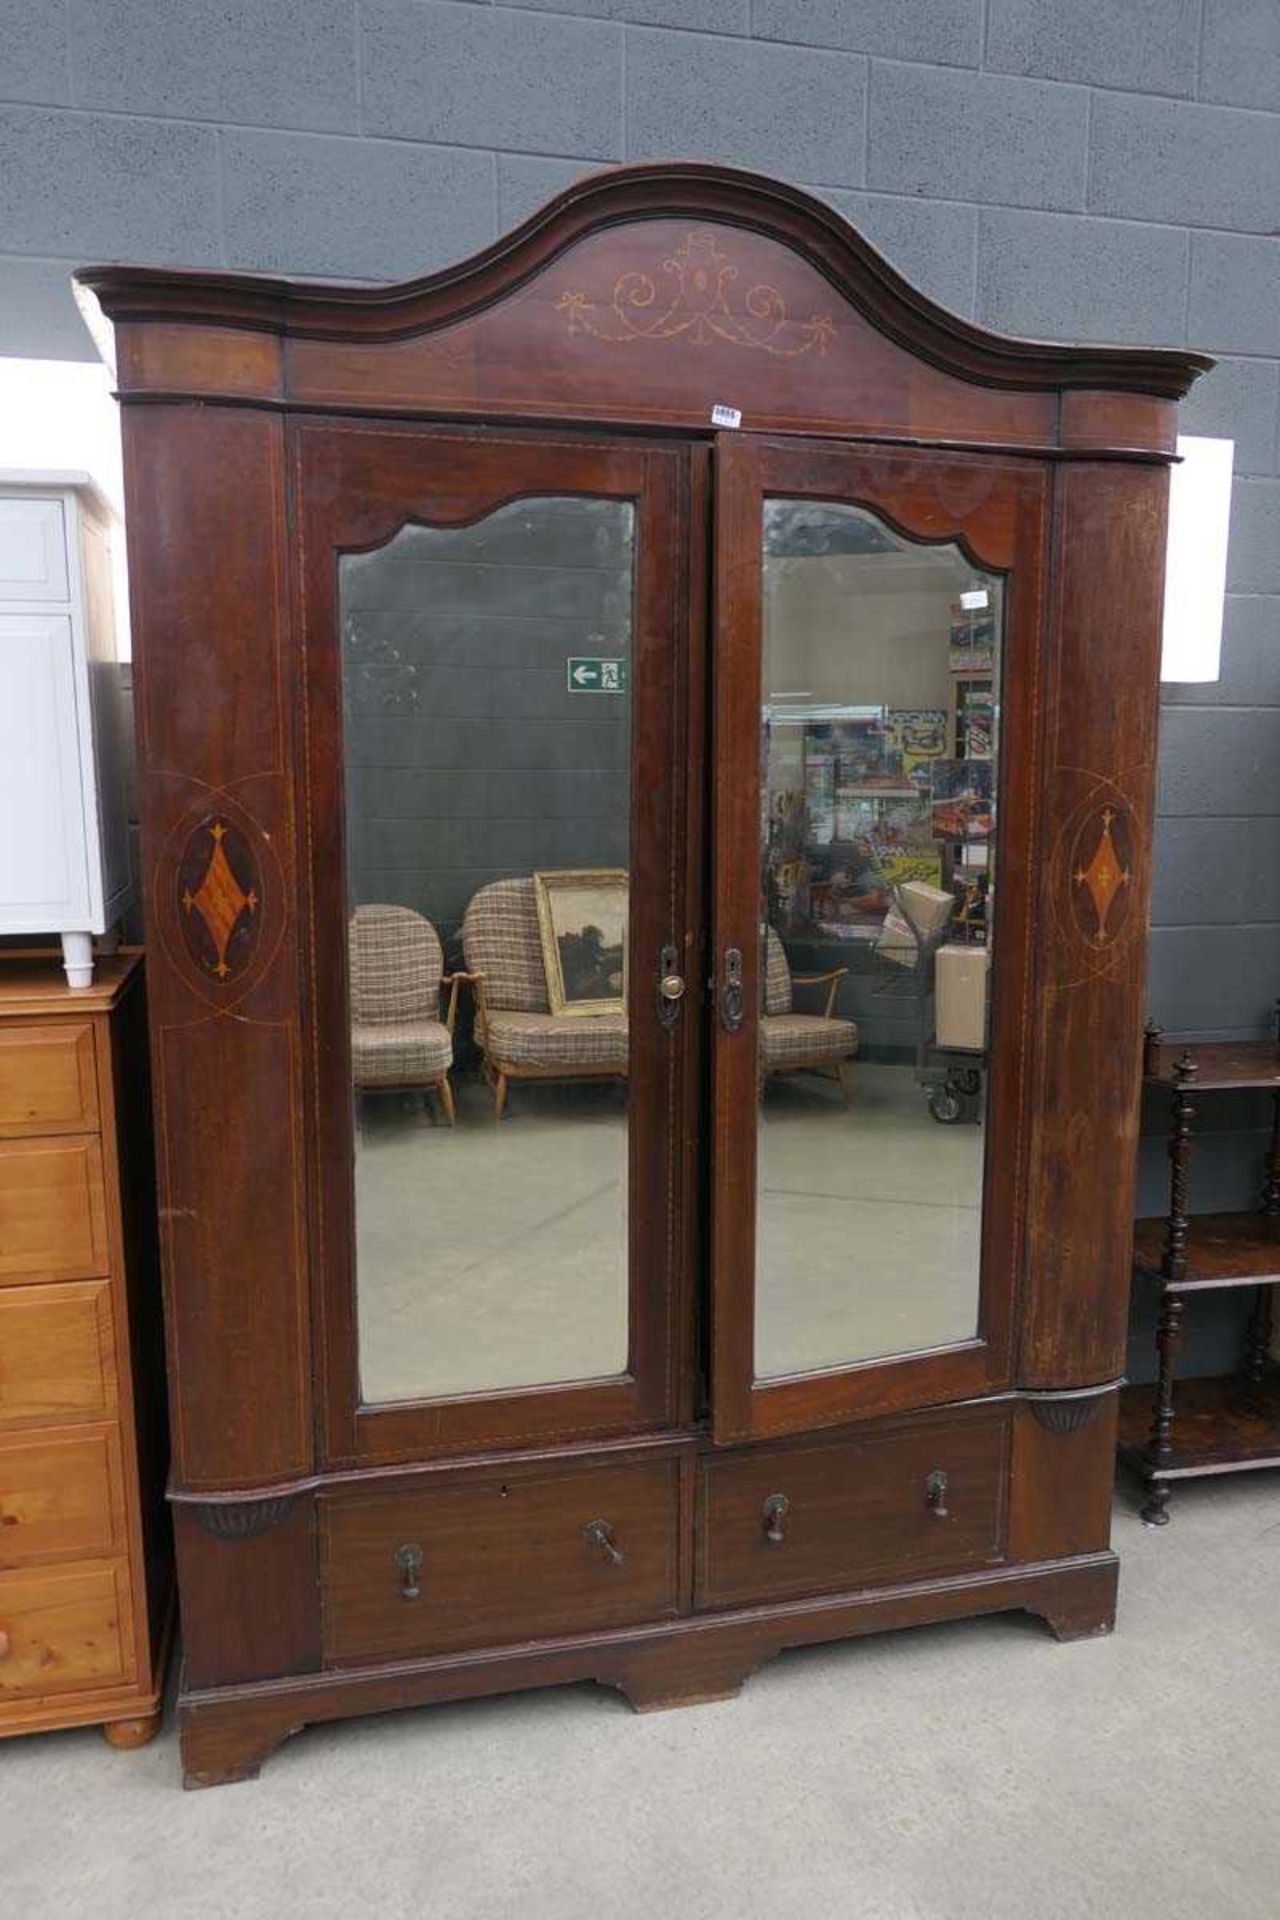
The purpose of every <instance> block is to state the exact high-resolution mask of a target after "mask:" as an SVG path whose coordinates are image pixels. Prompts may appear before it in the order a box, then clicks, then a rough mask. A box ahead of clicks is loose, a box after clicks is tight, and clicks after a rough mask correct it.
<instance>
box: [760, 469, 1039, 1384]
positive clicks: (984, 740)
mask: <svg viewBox="0 0 1280 1920" xmlns="http://www.w3.org/2000/svg"><path fill="white" fill-rule="evenodd" d="M763 567H764V609H765V612H764V662H763V665H764V673H763V704H762V712H761V736H760V744H761V786H762V806H761V869H760V871H761V905H760V939H761V942H762V952H761V956H760V958H761V966H760V977H761V981H762V1004H761V1008H760V1023H759V1040H758V1068H759V1123H758V1157H757V1168H758V1171H757V1215H756V1217H757V1248H756V1321H755V1374H756V1377H757V1378H777V1377H780V1376H783V1375H794V1374H804V1373H812V1372H818V1371H822V1370H825V1369H830V1368H836V1367H842V1366H850V1365H854V1364H857V1363H858V1362H862V1361H868V1360H874V1359H879V1358H884V1357H888V1356H891V1355H895V1354H910V1353H919V1352H922V1351H927V1350H930V1349H935V1348H939V1347H947V1346H953V1345H956V1344H958V1343H961V1342H964V1341H967V1340H972V1339H974V1337H975V1336H976V1333H977V1329H978V1313H979V1271H980V1252H981V1240H982V1195H983V1169H984V1155H985V1148H986V1132H987V1125H986V1115H987V1105H986V1093H987V1039H988V1031H989V1005H988V1003H989V999H990V979H991V971H990V968H991V955H992V940H993V937H994V931H995V919H996V897H997V887H996V847H997V821H998V788H999V764H1000V759H999V737H1000V655H1001V634H1002V626H1003V604H1004V583H1003V581H1002V580H1001V579H1000V578H998V577H996V576H994V575H992V574H989V573H986V572H983V571H982V570H981V569H979V568H977V567H975V566H974V565H973V564H972V562H971V561H970V560H969V559H968V558H967V557H966V555H965V554H964V552H963V551H962V550H961V549H960V547H959V546H957V545H955V544H928V543H923V542H918V541H913V540H910V539H908V538H906V537H905V536H904V535H902V534H900V533H898V532H897V531H895V530H894V529H893V528H892V527H891V526H889V525H888V524H886V523H885V522H884V521H883V520H881V519H879V518H877V516H876V515H875V514H873V513H871V512H870V511H868V510H865V509H862V508H858V507H853V506H845V505H840V504H833V503H826V502H821V501H806V500H786V499H774V500H768V501H766V503H765V519H764V553H763Z"/></svg>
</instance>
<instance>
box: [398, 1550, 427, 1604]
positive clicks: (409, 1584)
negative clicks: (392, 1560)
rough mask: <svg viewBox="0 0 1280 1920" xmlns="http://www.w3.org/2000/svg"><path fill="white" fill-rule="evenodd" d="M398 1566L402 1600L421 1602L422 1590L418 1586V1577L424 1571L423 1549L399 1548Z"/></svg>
mask: <svg viewBox="0 0 1280 1920" xmlns="http://www.w3.org/2000/svg"><path fill="white" fill-rule="evenodd" d="M396 1565H397V1566H398V1567H399V1569H400V1598H401V1599H402V1600H421V1598H422V1588H421V1587H420V1586H419V1585H418V1575H419V1574H420V1573H421V1571H422V1548H421V1547H398V1548H397V1549H396Z"/></svg>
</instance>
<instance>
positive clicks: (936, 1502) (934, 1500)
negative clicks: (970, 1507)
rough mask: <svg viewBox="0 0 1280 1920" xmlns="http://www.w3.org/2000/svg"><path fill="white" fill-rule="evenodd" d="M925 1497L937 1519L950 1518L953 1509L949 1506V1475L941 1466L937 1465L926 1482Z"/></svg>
mask: <svg viewBox="0 0 1280 1920" xmlns="http://www.w3.org/2000/svg"><path fill="white" fill-rule="evenodd" d="M924 1497H925V1499H926V1500H927V1501H928V1503H929V1511H930V1513H931V1514H932V1515H933V1517H934V1519H935V1520H949V1519H950V1518H951V1511H950V1509H949V1507H948V1506H947V1476H946V1474H945V1473H944V1472H943V1471H942V1468H941V1467H935V1468H934V1470H933V1472H932V1473H931V1474H930V1475H929V1478H928V1479H927V1480H926V1481H925V1483H924Z"/></svg>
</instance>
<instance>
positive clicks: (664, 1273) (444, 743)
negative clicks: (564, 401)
mask: <svg viewBox="0 0 1280 1920" xmlns="http://www.w3.org/2000/svg"><path fill="white" fill-rule="evenodd" d="M299 455H300V460H301V463H302V465H301V480H300V495H301V498H302V500H303V503H304V509H305V512H306V516H307V550H308V553H309V554H310V556H311V557H310V563H309V566H308V570H307V575H306V580H305V594H306V598H305V605H304V620H305V628H306V634H307V644H308V669H309V673H310V677H311V694H310V699H309V714H310V716H311V721H312V735H311V745H312V754H311V760H310V773H311V789H310V794H309V806H308V824H309V827H310V830H311V832H312V833H313V835H314V834H315V833H316V832H317V830H319V831H321V832H322V833H323V835H324V844H325V845H326V847H328V848H329V849H330V850H331V852H332V854H333V856H334V857H333V860H332V863H329V862H327V861H321V862H318V863H317V865H316V868H315V883H316V894H317V897H316V901H315V913H314V928H315V938H314V944H313V949H312V954H313V966H314V970H315V981H316V988H317V991H316V996H315V1005H316V1015H317V1017H316V1032H315V1044H316V1058H317V1068H318V1071H317V1079H316V1089H315V1098H316V1106H315V1115H316V1124H317V1134H318V1144H319V1151H320V1156H321V1166H322V1172H321V1176H320V1179H319V1181H318V1183H317V1205H318V1207H319V1208H320V1210H321V1215H322V1218H321V1223H320V1233H319V1235H318V1240H319V1243H320V1244H321V1245H322V1246H323V1247H324V1249H325V1259H326V1265H327V1269H328V1271H327V1275H326V1279H327V1287H328V1305H329V1319H328V1325H329V1327H330V1329H331V1330H332V1331H333V1332H334V1333H335V1334H336V1338H334V1339H333V1340H332V1342H331V1347H330V1353H329V1360H330V1369H331V1375H330V1390H329V1395H328V1404H329V1418H330V1427H331V1435H332V1447H333V1455H334V1457H335V1458H344V1457H349V1458H352V1459H368V1458H371V1457H377V1458H386V1457H397V1456H400V1455H404V1456H405V1457H421V1456H423V1455H424V1454H429V1453H431V1452H457V1451H463V1450H465V1449H466V1448H467V1447H468V1446H476V1447H484V1446H491V1445H502V1444H507V1443H509V1444H513V1445H515V1444H525V1443H533V1442H535V1441H536V1440H537V1439H538V1438H539V1437H540V1436H545V1437H546V1438H547V1439H548V1440H551V1439H558V1438H561V1437H563V1436H564V1435H566V1434H573V1435H575V1436H576V1435H579V1434H589V1433H599V1434H607V1433H609V1432H614V1431H625V1430H631V1429H640V1428H643V1427H645V1426H658V1425H663V1424H671V1423H673V1422H674V1421H675V1419H676V1418H677V1417H678V1416H679V1413H680V1410H681V1406H682V1404H684V1402H682V1401H681V1393H682V1392H683V1394H684V1396H685V1401H686V1402H687V1399H688V1396H689V1394H690V1392H691V1386H690V1383H689V1376H690V1372H691V1369H690V1367H689V1366H687V1365H686V1366H685V1367H684V1368H683V1369H681V1368H680V1367H678V1366H677V1365H676V1364H675V1361H674V1358H673V1355H674V1352H675V1351H676V1349H677V1347H678V1345H679V1343H680V1342H681V1341H682V1340H684V1341H686V1343H688V1344H689V1345H690V1348H691V1339H690V1336H689V1332H688V1329H689V1324H690V1316H689V1314H688V1312H687V1311H686V1312H684V1313H683V1315H681V1314H680V1313H678V1311H677V1301H678V1299H679V1298H683V1289H684V1288H685V1286H686V1281H687V1275H686V1273H685V1264H684V1263H685V1251H684V1250H685V1245H686V1237H687V1233H686V1221H685V1216H684V1214H683V1213H681V1212H680V1211H679V1209H680V1208H681V1206H682V1195H683V1190H684V1182H683V1168H682V1157H681V1156H682V1152H683V1151H684V1147H683V1142H684V1141H685V1139H686V1137H687V1135H688V1133H689V1131H690V1130H689V1129H686V1128H684V1127H682V1125H681V1120H680V1116H681V1114H682V1112H683V1110H684V1107H685V1104H686V1102H687V1101H688V1100H690V1099H692V1097H693V1082H692V1067H691V1041H690V1030H691V1027H692V1026H693V1023H694V1020H695V1018H696V1015H694V1014H693V1013H692V1012H691V1010H690V1008H689V1006H688V1005H687V1004H686V996H685V980H686V973H687V965H688V955H687V939H688V936H687V929H688V928H689V926H690V925H691V924H692V914H693V912H695V911H696V906H695V905H694V903H691V901H690V900H689V898H688V890H689V887H690V886H691V885H693V884H695V883H696V875H691V874H690V873H689V872H688V871H687V870H686V864H685V848H686V845H687V832H686V825H685V818H684V812H683V810H684V808H685V805H686V801H687V799H688V797H689V781H688V776H687V767H688V761H689V753H688V742H687V728H688V725H689V715H688V707H687V699H686V687H687V680H688V674H689V667H690V657H691V650H692V647H693V646H694V645H695V644H696V641H695V640H694V639H693V638H692V637H691V628H690V620H691V611H690V602H689V598H688V595H687V594H682V593H681V591H680V587H681V583H682V582H683V580H684V577H685V569H686V565H687V553H688V538H687V525H686V519H685V503H686V483H687V457H684V456H680V455H678V454H674V453H668V452H665V451H659V450H655V449H647V448H645V447H643V446H639V445H631V446H626V447H620V446H616V445H615V446H611V445H610V444H609V443H608V442H606V441H603V440H601V441H599V442H597V443H595V444H592V445H586V444H577V445H571V444H568V443H560V442H557V441H555V440H554V439H548V438H539V439H533V438H525V437H522V436H519V435H481V434H479V433H477V434H467V433H465V432H454V433H444V432H434V431H431V430H429V429H423V430H420V431H417V432H412V431H410V432H406V431H399V432H396V433H379V432H378V431H376V430H375V429H372V428H368V427H361V428H350V429H346V428H341V427H340V428H326V429H323V430H322V429H303V430H302V432H301V434H300V435H299ZM682 1383H683V1385H682Z"/></svg>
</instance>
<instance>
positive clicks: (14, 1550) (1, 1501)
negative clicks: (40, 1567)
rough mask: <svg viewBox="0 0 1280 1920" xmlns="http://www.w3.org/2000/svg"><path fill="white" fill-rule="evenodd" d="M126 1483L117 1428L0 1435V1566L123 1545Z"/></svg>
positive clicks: (83, 1555)
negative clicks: (2, 1436)
mask: <svg viewBox="0 0 1280 1920" xmlns="http://www.w3.org/2000/svg"><path fill="white" fill-rule="evenodd" d="M123 1515H124V1486H123V1474H122V1470H121V1465H120V1437H119V1434H118V1432H117V1430H116V1428H115V1427H113V1426H112V1427H82V1428H78V1429H77V1428H72V1429H70V1430H69V1431H66V1432H61V1433H60V1432H57V1431H54V1432H47V1431H46V1432H39V1433H27V1434H23V1435H22V1436H21V1437H14V1438H11V1439H8V1440H0V1568H5V1567H20V1566H26V1565H29V1564H30V1563H32V1562H33V1561H38V1560H54V1559H63V1558H67V1557H69V1556H70V1555H73V1554H74V1555H76V1556H77V1557H78V1558H80V1559H82V1560H98V1559H102V1558H103V1557H104V1556H105V1555H107V1554H110V1553H114V1552H116V1551H117V1549H119V1548H121V1547H122V1546H123V1544H124V1543H123V1541H122V1540H121V1538H120V1532H121V1528H122V1525H123Z"/></svg>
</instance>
